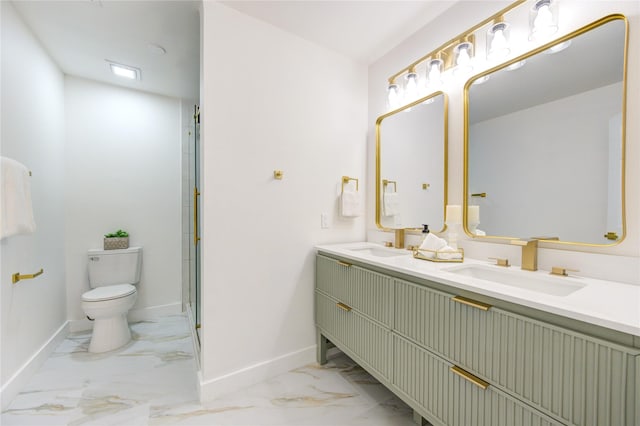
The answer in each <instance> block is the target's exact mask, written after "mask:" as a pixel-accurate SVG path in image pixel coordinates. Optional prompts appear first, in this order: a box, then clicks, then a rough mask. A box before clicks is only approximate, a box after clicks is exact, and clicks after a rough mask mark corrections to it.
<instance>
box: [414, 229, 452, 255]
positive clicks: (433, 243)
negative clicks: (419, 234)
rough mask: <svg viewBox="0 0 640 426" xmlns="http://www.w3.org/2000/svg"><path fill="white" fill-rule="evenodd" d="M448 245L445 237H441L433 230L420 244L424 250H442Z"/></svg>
mask: <svg viewBox="0 0 640 426" xmlns="http://www.w3.org/2000/svg"><path fill="white" fill-rule="evenodd" d="M446 246H447V242H446V241H445V240H444V239H442V238H440V237H436V236H435V235H433V234H432V233H431V232H430V233H428V234H427V236H426V237H425V238H424V241H423V242H422V244H420V248H421V249H422V250H432V251H438V250H442V249H443V248H445V247H446Z"/></svg>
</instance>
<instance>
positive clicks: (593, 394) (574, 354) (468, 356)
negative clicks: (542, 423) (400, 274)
mask: <svg viewBox="0 0 640 426" xmlns="http://www.w3.org/2000/svg"><path fill="white" fill-rule="evenodd" d="M395 289H396V291H395V300H396V305H397V306H396V308H395V312H396V318H395V329H396V330H397V332H398V333H401V334H402V335H404V336H406V337H407V338H409V339H410V340H412V341H414V342H416V343H418V344H419V345H422V346H424V347H426V348H428V349H430V350H432V351H434V352H435V353H437V354H439V355H441V356H442V357H444V358H446V359H448V360H450V361H451V362H453V363H455V364H457V365H460V366H461V367H462V368H464V369H465V370H468V371H469V372H471V373H473V374H475V375H477V376H479V377H481V378H482V379H484V380H486V381H488V382H490V383H492V384H493V385H495V386H497V387H499V388H502V389H504V390H506V391H508V392H510V393H511V394H513V395H514V396H518V397H519V398H522V399H523V400H524V401H526V402H527V403H529V404H530V405H532V406H533V407H535V408H537V409H539V410H541V411H543V412H544V413H547V414H549V415H550V416H554V417H555V418H557V419H561V420H562V421H564V422H568V423H570V424H576V425H594V426H595V425H598V426H600V425H616V426H617V425H636V424H637V421H638V417H637V416H638V412H637V411H638V410H640V407H638V406H637V404H638V401H637V400H638V398H640V395H638V392H640V371H639V368H640V357H639V355H640V351H639V350H638V349H632V348H627V347H624V346H620V345H617V344H613V343H610V342H606V341H603V340H600V339H596V338H592V337H590V336H586V335H583V334H580V333H576V332H573V331H571V330H567V329H562V328H559V327H556V326H553V325H550V324H547V323H544V322H541V321H538V320H534V319H531V318H528V317H524V316H521V315H516V314H513V313H510V312H507V311H503V310H500V309H497V308H493V307H491V308H489V309H488V310H486V311H484V310H482V309H478V308H477V307H473V306H468V305H465V304H462V303H458V302H455V301H454V300H453V299H452V295H450V294H446V293H442V292H438V291H435V290H432V289H429V288H427V287H424V286H420V285H416V284H412V283H409V282H405V281H401V280H396V287H395Z"/></svg>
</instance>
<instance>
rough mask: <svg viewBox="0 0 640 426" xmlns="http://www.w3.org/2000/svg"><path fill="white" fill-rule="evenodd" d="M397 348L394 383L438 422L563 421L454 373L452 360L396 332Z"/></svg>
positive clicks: (492, 425) (497, 425) (505, 425)
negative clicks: (448, 360)
mask: <svg viewBox="0 0 640 426" xmlns="http://www.w3.org/2000/svg"><path fill="white" fill-rule="evenodd" d="M394 351H395V353H394V357H395V363H394V365H395V367H394V374H393V376H394V381H393V385H394V387H396V388H397V389H398V390H399V391H400V392H401V393H402V394H403V395H404V397H405V398H409V399H411V400H413V401H414V402H415V403H416V404H417V405H418V406H420V407H421V408H422V409H423V410H424V412H425V414H426V417H427V419H428V420H429V421H430V422H432V423H434V424H436V425H437V424H441V425H447V426H456V425H460V426H468V425H474V426H519V425H528V426H546V425H560V424H562V423H560V422H557V421H555V420H553V419H552V418H550V417H548V416H545V415H544V414H542V413H540V412H538V411H537V410H535V409H533V408H531V407H529V406H528V405H527V404H524V403H522V402H520V401H519V400H517V399H515V398H513V397H511V396H509V395H508V394H506V393H505V392H502V391H500V390H499V389H496V388H494V387H493V386H491V384H490V383H485V384H482V386H486V385H488V386H487V387H486V388H485V389H483V388H482V387H480V386H479V385H476V384H474V383H472V382H471V381H469V380H468V379H466V378H463V377H462V376H460V375H459V374H456V373H454V372H453V371H452V367H454V366H453V365H452V364H450V363H448V362H446V361H445V360H443V359H442V358H440V357H438V356H436V355H434V354H432V353H431V352H429V351H427V350H425V349H423V348H422V347H420V346H417V345H415V344H414V343H411V342H409V341H407V340H406V339H403V338H402V337H399V336H394ZM458 371H460V370H458ZM465 373H466V372H464V371H463V372H461V373H460V374H465Z"/></svg>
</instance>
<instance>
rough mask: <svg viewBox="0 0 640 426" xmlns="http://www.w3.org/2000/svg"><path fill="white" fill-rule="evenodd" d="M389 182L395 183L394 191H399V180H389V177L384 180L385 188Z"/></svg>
mask: <svg viewBox="0 0 640 426" xmlns="http://www.w3.org/2000/svg"><path fill="white" fill-rule="evenodd" d="M389 184H392V185H393V192H398V182H396V181H395V180H388V179H383V180H382V186H384V187H385V188H386V187H387V185H389Z"/></svg>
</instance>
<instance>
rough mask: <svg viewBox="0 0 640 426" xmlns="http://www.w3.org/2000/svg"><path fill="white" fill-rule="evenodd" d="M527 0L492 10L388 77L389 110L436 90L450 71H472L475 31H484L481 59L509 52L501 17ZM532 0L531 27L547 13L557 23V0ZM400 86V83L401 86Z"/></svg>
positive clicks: (505, 25) (506, 28)
mask: <svg viewBox="0 0 640 426" xmlns="http://www.w3.org/2000/svg"><path fill="white" fill-rule="evenodd" d="M531 1H532V0H515V1H514V2H513V3H511V4H510V5H508V6H507V7H505V8H504V9H502V10H500V11H499V12H497V13H496V14H494V15H492V16H490V17H489V18H487V19H485V20H484V21H482V22H479V23H478V24H476V25H474V26H473V27H471V28H469V29H468V30H467V31H466V32H464V33H462V34H459V35H458V36H456V37H455V38H453V39H451V40H449V41H448V42H446V43H444V44H442V45H441V46H439V47H438V48H436V49H435V50H433V51H431V52H430V53H428V54H426V55H425V56H423V57H421V58H420V59H418V60H416V61H415V62H413V63H411V64H409V65H408V66H406V67H405V68H403V69H401V70H400V71H398V72H396V73H395V74H393V75H392V76H391V77H389V79H388V81H389V83H388V86H387V106H388V108H389V110H395V109H398V108H399V107H401V106H402V105H405V104H408V103H411V102H413V101H415V100H416V99H417V98H419V97H420V96H422V95H423V94H422V93H421V92H422V91H424V90H427V91H436V90H440V86H442V85H443V84H446V81H447V79H448V78H450V75H451V74H453V75H456V76H462V77H465V76H466V75H468V74H470V73H471V72H473V69H474V62H475V61H476V60H477V59H476V58H475V57H474V55H475V52H474V51H475V49H476V48H477V46H476V43H475V42H476V40H475V36H476V35H478V34H485V33H486V34H487V40H486V46H485V47H484V48H486V51H485V52H483V59H484V56H486V58H487V59H489V60H491V61H493V60H494V59H495V60H500V59H504V58H505V57H507V56H508V55H510V54H511V46H510V42H511V40H510V27H511V23H508V22H506V21H505V19H504V17H505V16H506V15H507V14H508V13H509V12H510V11H512V10H513V9H515V8H516V7H518V6H520V5H523V4H525V3H530V2H531ZM533 1H535V5H534V7H533V9H532V10H534V11H535V12H536V16H537V15H538V11H540V18H539V19H538V21H536V20H535V17H534V18H531V16H530V27H531V28H534V25H533V23H534V22H537V23H538V25H540V28H542V24H543V23H544V22H546V21H545V20H548V19H547V18H548V14H549V13H551V15H552V18H551V19H550V21H551V22H552V23H553V22H555V23H556V24H557V16H558V15H557V10H558V7H557V0H533ZM531 13H533V12H531ZM545 13H547V14H545ZM556 29H557V26H556ZM540 31H541V30H536V32H540ZM532 32H533V30H532ZM523 64H524V61H522V62H519V63H518V64H513V65H512V67H510V69H516V68H518V67H519V66H522V65H523ZM421 65H422V67H424V69H426V71H422V69H423V68H420V72H421V73H423V72H424V74H421V76H422V79H425V77H426V79H425V80H423V81H426V84H423V83H422V82H421V80H422V79H421V78H420V77H418V74H417V73H416V69H418V67H419V66H421ZM401 77H404V80H398V79H400V78H401ZM486 80H487V79H486V78H485V79H478V80H476V82H475V83H476V84H480V83H482V82H483V81H486ZM396 81H398V82H403V83H404V84H398V83H396ZM400 86H404V90H403V88H402V87H400Z"/></svg>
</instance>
